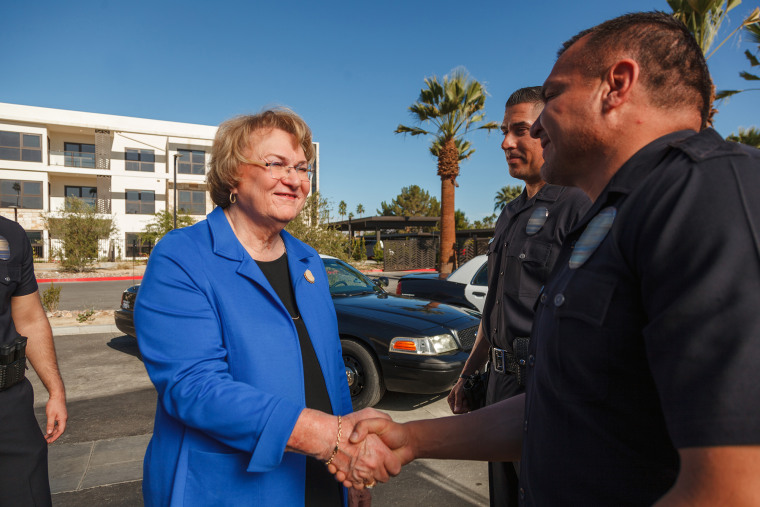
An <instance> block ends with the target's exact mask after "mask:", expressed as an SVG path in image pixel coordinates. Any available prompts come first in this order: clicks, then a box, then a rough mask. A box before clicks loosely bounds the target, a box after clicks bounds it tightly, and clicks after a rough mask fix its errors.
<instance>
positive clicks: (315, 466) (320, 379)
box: [256, 254, 342, 507]
mask: <svg viewBox="0 0 760 507" xmlns="http://www.w3.org/2000/svg"><path fill="white" fill-rule="evenodd" d="M256 264H258V266H259V268H261V271H262V273H264V276H265V277H266V278H267V280H268V281H269V283H270V284H271V285H272V288H273V289H274V291H275V292H276V293H277V295H278V296H279V297H280V301H281V302H282V304H283V305H285V308H286V309H287V310H288V313H290V316H291V318H293V323H294V324H295V326H296V331H298V341H299V342H300V345H301V359H302V360H303V378H304V391H305V394H306V407H307V408H312V409H315V410H320V411H322V412H326V413H328V414H332V413H333V412H332V404H331V403H330V395H329V394H328V393H327V386H326V385H325V379H324V375H323V374H322V368H321V367H320V365H319V360H318V359H317V354H316V353H315V352H314V347H313V345H312V344H311V339H310V338H309V332H308V330H307V329H306V325H305V324H304V322H303V319H302V318H301V315H300V313H299V311H298V306H297V305H296V300H295V295H294V294H293V287H292V283H291V280H290V272H289V271H288V257H287V254H284V255H283V256H282V257H280V258H279V259H277V260H275V261H271V262H262V261H256ZM337 431H338V428H337V426H336V428H335V435H336V437H337ZM341 495H342V487H341V486H340V485H339V484H338V483H337V482H336V481H335V478H334V477H333V475H332V474H330V472H328V471H327V467H326V466H325V464H324V463H322V462H321V461H319V460H316V459H314V458H310V457H307V458H306V499H305V503H304V505H306V506H308V507H312V506H313V507H317V506H320V507H321V506H325V507H328V506H329V507H334V506H336V505H342V497H341ZM275 503H276V502H275Z"/></svg>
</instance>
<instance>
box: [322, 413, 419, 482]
mask: <svg viewBox="0 0 760 507" xmlns="http://www.w3.org/2000/svg"><path fill="white" fill-rule="evenodd" d="M336 442H337V443H336V445H335V447H333V448H331V449H330V455H329V456H328V458H326V459H325V462H326V463H327V468H328V470H329V471H330V473H332V474H334V475H335V478H336V480H338V481H340V482H342V483H343V485H344V486H346V487H347V488H351V487H353V488H356V489H362V488H365V487H366V488H372V487H373V486H374V485H375V484H376V483H377V481H380V482H387V481H388V480H389V479H390V477H391V476H394V475H398V474H399V472H401V467H402V465H406V464H407V463H409V462H410V461H412V460H414V459H415V455H414V451H413V450H412V446H411V445H410V439H409V434H408V432H407V431H406V429H405V427H404V425H402V424H397V423H394V422H393V420H391V418H390V416H389V415H387V414H384V413H383V412H380V411H378V410H375V409H372V408H365V409H363V410H360V411H359V412H353V413H351V414H348V415H345V416H343V417H342V418H341V419H340V429H339V436H338V439H337V440H336Z"/></svg>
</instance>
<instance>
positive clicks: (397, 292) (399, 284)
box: [396, 280, 401, 296]
mask: <svg viewBox="0 0 760 507" xmlns="http://www.w3.org/2000/svg"><path fill="white" fill-rule="evenodd" d="M396 295H397V296H400V295H401V280H399V281H398V283H397V284H396Z"/></svg>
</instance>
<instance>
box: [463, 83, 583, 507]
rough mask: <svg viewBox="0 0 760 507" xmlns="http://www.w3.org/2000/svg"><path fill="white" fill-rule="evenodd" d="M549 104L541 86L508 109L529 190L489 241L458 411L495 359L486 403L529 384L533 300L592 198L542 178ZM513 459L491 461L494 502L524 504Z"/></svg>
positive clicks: (517, 166)
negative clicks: (538, 130)
mask: <svg viewBox="0 0 760 507" xmlns="http://www.w3.org/2000/svg"><path fill="white" fill-rule="evenodd" d="M543 107H544V104H543V100H542V99H541V87H540V86H534V87H530V88H521V89H519V90H517V91H516V92H514V93H513V94H512V95H511V96H510V97H509V99H508V100H507V104H506V106H505V109H504V121H503V122H502V124H501V132H502V134H503V135H504V140H503V141H502V143H501V148H502V149H503V150H504V154H505V156H506V159H507V164H508V166H509V175H510V176H512V177H513V178H516V179H520V180H522V181H524V182H525V189H523V191H522V193H521V194H520V195H519V196H518V197H517V198H516V199H514V200H513V201H511V202H509V203H508V204H507V205H506V206H505V207H504V209H503V211H502V212H501V215H500V216H499V219H498V221H497V222H496V230H495V231H494V237H493V239H492V240H491V242H490V243H489V245H488V295H487V296H486V301H485V305H484V307H483V318H482V320H481V323H480V328H479V329H478V335H477V338H476V340H475V345H474V346H473V349H472V352H471V353H470V357H469V358H468V359H467V362H466V363H465V365H464V368H463V369H462V375H461V378H460V379H459V381H458V382H457V384H456V385H455V386H454V387H453V388H452V390H451V394H449V405H450V406H451V410H452V412H454V413H455V414H459V413H464V412H467V411H469V410H472V409H475V408H478V407H470V406H469V404H468V401H467V396H466V394H465V393H464V386H465V383H466V381H467V380H468V377H470V376H472V375H473V374H474V373H475V372H476V371H478V370H479V371H482V370H483V365H484V364H485V363H486V361H487V360H490V361H491V362H490V367H489V368H490V374H489V377H488V387H487V390H486V398H485V403H486V404H487V405H491V404H493V403H496V402H498V401H501V400H505V399H507V398H510V397H512V396H515V395H516V394H519V393H522V392H523V391H524V390H525V387H524V386H525V378H524V377H525V371H526V362H527V359H528V342H529V337H530V328H531V325H532V323H533V306H534V305H535V303H536V301H537V300H538V295H539V292H540V290H541V287H542V286H543V285H544V283H545V282H546V277H547V275H548V274H549V272H550V271H551V269H552V267H553V266H554V262H555V261H556V259H557V256H558V255H559V252H560V247H561V246H562V241H563V240H564V238H565V236H566V235H567V233H568V232H570V230H571V229H572V228H573V225H574V224H575V223H577V222H578V220H579V219H580V218H581V217H582V216H583V214H584V213H585V211H586V210H587V209H588V208H589V206H590V205H591V203H590V201H589V200H588V198H587V197H586V195H585V194H584V193H583V192H581V191H580V190H578V189H577V188H569V187H561V186H557V185H547V184H546V182H545V181H544V180H543V179H541V174H540V171H541V166H542V165H543V163H544V159H543V156H542V149H541V142H540V141H539V140H538V139H533V138H532V137H530V127H531V125H533V122H534V121H535V120H536V118H538V115H539V114H540V113H541V110H542V109H543ZM515 468H516V466H515V465H513V464H512V463H510V462H491V463H489V464H488V484H489V491H490V499H491V505H499V506H508V505H517V472H516V470H515Z"/></svg>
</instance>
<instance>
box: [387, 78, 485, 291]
mask: <svg viewBox="0 0 760 507" xmlns="http://www.w3.org/2000/svg"><path fill="white" fill-rule="evenodd" d="M485 102H486V90H485V87H484V86H483V85H482V84H480V83H479V82H478V81H476V80H475V79H471V78H470V76H469V74H468V73H467V71H466V70H465V69H464V68H462V67H460V68H458V69H454V70H453V71H452V72H451V74H449V75H447V76H444V78H443V83H441V82H440V81H439V80H438V77H437V76H433V77H430V78H425V87H424V88H422V90H420V96H419V98H418V99H417V102H415V103H414V104H412V105H411V106H409V111H410V112H411V113H412V117H413V118H414V120H416V122H417V123H418V124H421V125H424V124H428V123H429V124H432V125H433V127H435V128H434V129H432V130H426V129H423V128H421V127H407V126H405V125H399V126H398V127H396V131H395V132H396V133H397V134H411V135H413V136H418V135H423V134H424V135H431V136H433V141H432V143H431V145H430V153H432V154H433V156H435V157H437V158H438V176H440V177H441V256H440V269H439V272H440V275H441V276H442V277H444V276H446V275H448V274H449V273H451V271H452V269H453V267H454V255H453V254H454V236H455V232H456V229H455V222H454V209H455V208H454V188H455V187H457V186H458V185H457V182H456V178H457V176H459V161H460V160H465V159H467V158H469V157H470V156H471V155H472V154H473V153H475V149H474V148H472V147H471V145H470V142H469V141H466V140H465V139H464V136H465V135H466V134H467V133H468V132H470V131H471V130H478V129H485V130H491V129H495V128H498V125H497V124H496V123H495V122H489V123H483V124H481V125H478V124H479V123H480V122H482V121H484V119H485V113H484V112H482V111H483V107H484V106H485Z"/></svg>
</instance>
